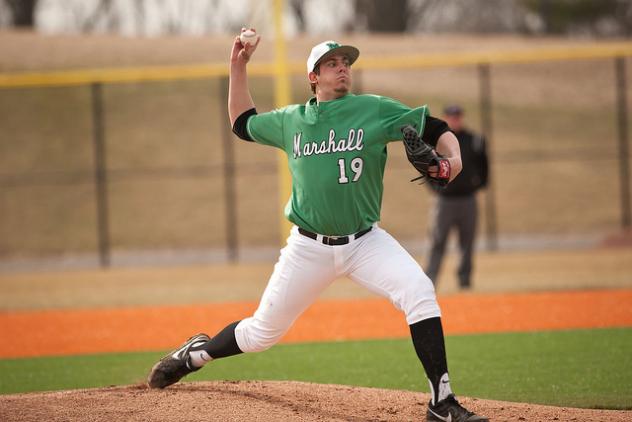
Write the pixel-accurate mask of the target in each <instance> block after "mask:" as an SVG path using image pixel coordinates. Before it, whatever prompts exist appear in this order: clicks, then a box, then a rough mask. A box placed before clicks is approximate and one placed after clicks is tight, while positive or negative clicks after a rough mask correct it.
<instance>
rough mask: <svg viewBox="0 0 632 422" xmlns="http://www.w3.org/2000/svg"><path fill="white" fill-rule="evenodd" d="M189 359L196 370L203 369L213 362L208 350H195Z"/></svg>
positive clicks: (190, 353)
mask: <svg viewBox="0 0 632 422" xmlns="http://www.w3.org/2000/svg"><path fill="white" fill-rule="evenodd" d="M189 358H190V361H191V365H193V366H194V367H195V368H201V367H203V366H204V365H205V364H206V363H207V362H210V361H212V360H213V358H212V357H211V355H209V354H208V353H207V352H206V350H194V351H191V352H189Z"/></svg>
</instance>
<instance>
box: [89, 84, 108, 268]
mask: <svg viewBox="0 0 632 422" xmlns="http://www.w3.org/2000/svg"><path fill="white" fill-rule="evenodd" d="M91 92H92V140H93V143H94V182H95V193H96V210H97V240H98V247H99V263H100V264H101V268H107V267H109V266H110V229H109V216H108V196H107V168H106V159H105V158H106V157H105V125H104V124H103V121H104V118H103V116H104V110H103V92H102V86H101V83H99V82H93V83H92V85H91Z"/></svg>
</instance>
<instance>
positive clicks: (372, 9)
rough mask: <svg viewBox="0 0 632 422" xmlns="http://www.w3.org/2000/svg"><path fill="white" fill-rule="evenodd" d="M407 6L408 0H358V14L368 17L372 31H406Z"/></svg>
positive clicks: (368, 25)
mask: <svg viewBox="0 0 632 422" xmlns="http://www.w3.org/2000/svg"><path fill="white" fill-rule="evenodd" d="M407 7H408V1H407V0H391V1H382V0H356V14H357V16H358V17H361V18H365V19H366V23H367V29H368V30H369V31H371V32H404V31H405V30H406V21H407V20H408V13H407Z"/></svg>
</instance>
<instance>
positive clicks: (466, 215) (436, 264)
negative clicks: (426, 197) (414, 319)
mask: <svg viewBox="0 0 632 422" xmlns="http://www.w3.org/2000/svg"><path fill="white" fill-rule="evenodd" d="M477 212H478V210H477V205H476V195H474V194H471V195H465V196H456V197H445V196H441V195H438V196H437V198H436V205H435V207H434V209H433V211H432V214H431V217H432V218H431V221H430V229H431V237H432V239H431V240H432V245H431V247H430V257H429V261H428V266H427V268H426V275H427V276H428V277H430V279H431V280H432V282H433V283H434V284H435V285H436V284H437V277H438V275H439V270H440V268H441V261H442V260H443V254H444V253H445V249H446V244H447V242H448V235H449V233H450V230H451V229H452V228H453V227H455V228H456V229H457V232H458V235H459V251H460V260H459V267H458V272H457V274H458V278H459V286H460V287H463V288H468V287H470V276H471V273H472V253H473V250H474V237H475V235H476V219H477Z"/></svg>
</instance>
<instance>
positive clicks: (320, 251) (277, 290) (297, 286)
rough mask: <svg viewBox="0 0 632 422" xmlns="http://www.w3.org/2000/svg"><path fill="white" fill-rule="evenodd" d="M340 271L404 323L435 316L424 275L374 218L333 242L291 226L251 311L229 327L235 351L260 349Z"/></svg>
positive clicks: (282, 331)
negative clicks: (367, 227)
mask: <svg viewBox="0 0 632 422" xmlns="http://www.w3.org/2000/svg"><path fill="white" fill-rule="evenodd" d="M319 239H320V238H319ZM341 276H347V277H349V278H350V279H351V280H353V281H355V282H356V283H359V284H360V285H362V286H364V287H366V288H367V289H369V290H371V291H372V292H374V293H377V294H378V295H380V296H383V297H386V298H388V299H389V300H390V301H391V302H392V303H393V305H395V307H396V308H397V309H399V310H401V311H403V312H404V314H405V315H406V321H407V322H408V324H409V325H410V324H414V323H416V322H419V321H421V320H424V319H428V318H433V317H438V316H441V311H440V310H439V305H438V304H437V300H436V296H435V290H434V286H433V284H432V282H431V281H430V279H429V278H428V277H427V276H426V274H424V272H423V270H422V269H421V267H420V266H419V264H418V263H417V262H416V261H415V260H414V259H413V257H411V256H410V254H409V253H408V252H406V250H405V249H404V248H403V247H402V246H401V245H400V244H399V243H398V242H397V241H396V240H395V239H394V238H393V237H392V236H391V235H390V234H388V233H387V232H386V231H385V230H383V229H381V228H379V227H378V226H377V224H375V225H374V227H373V229H372V230H371V231H370V232H368V233H367V234H365V235H364V236H362V237H360V238H359V239H355V240H350V242H349V243H348V244H346V245H338V246H329V245H325V244H323V243H322V242H320V241H318V240H314V239H311V238H309V237H306V236H303V235H302V234H300V233H299V232H298V227H296V226H294V227H293V228H292V230H291V233H290V236H289V237H288V240H287V245H286V246H285V248H283V249H281V256H280V258H279V261H278V262H277V263H276V265H275V266H274V272H273V273H272V276H271V277H270V280H269V282H268V286H267V287H266V289H265V291H264V293H263V296H262V297H261V302H260V303H259V307H258V309H257V311H256V312H255V314H254V315H253V316H252V317H250V318H246V319H244V320H242V321H241V322H240V323H239V324H238V325H237V327H236V328H235V338H236V340H237V345H238V346H239V348H240V349H241V351H243V352H260V351H263V350H266V349H268V348H270V347H271V346H273V345H274V344H275V343H277V342H278V341H279V340H280V339H281V337H283V335H284V334H285V333H286V332H287V331H288V330H289V329H290V327H291V326H292V324H293V323H294V321H295V320H296V319H297V318H298V317H299V316H300V315H301V314H302V313H303V311H305V310H306V309H307V308H308V307H309V306H310V305H311V304H312V303H313V302H314V301H315V300H316V298H317V297H318V295H319V294H320V293H321V292H322V291H323V290H324V289H325V288H326V287H327V286H329V285H330V284H331V283H332V282H333V281H334V280H335V279H336V278H338V277H341Z"/></svg>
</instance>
